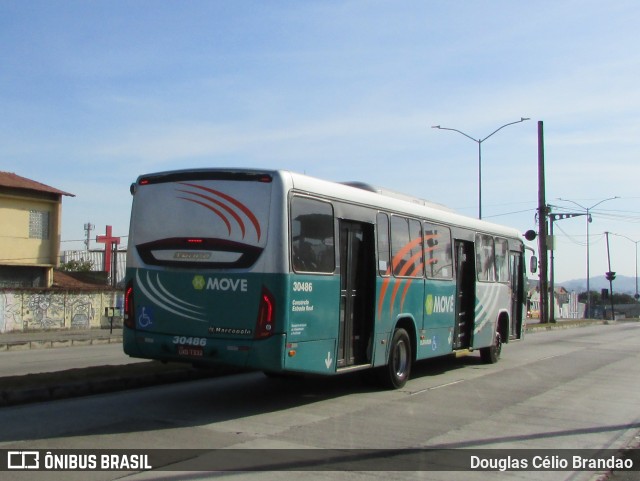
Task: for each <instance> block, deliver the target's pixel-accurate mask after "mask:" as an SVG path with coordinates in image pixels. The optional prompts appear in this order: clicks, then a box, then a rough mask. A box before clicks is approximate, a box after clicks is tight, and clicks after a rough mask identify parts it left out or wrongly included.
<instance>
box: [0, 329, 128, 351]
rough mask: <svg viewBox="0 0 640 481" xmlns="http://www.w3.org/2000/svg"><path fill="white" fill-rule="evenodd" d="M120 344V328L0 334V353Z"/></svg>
mask: <svg viewBox="0 0 640 481" xmlns="http://www.w3.org/2000/svg"><path fill="white" fill-rule="evenodd" d="M121 342H122V328H115V327H114V328H113V332H110V329H82V330H80V329H74V330H69V329H66V330H55V331H54V330H51V331H34V332H9V333H5V334H0V352H2V351H19V350H20V351H21V350H26V349H49V348H59V347H73V346H90V345H94V344H113V343H121Z"/></svg>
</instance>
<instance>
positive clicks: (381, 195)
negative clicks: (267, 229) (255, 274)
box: [137, 168, 522, 239]
mask: <svg viewBox="0 0 640 481" xmlns="http://www.w3.org/2000/svg"><path fill="white" fill-rule="evenodd" d="M215 172H220V173H225V174H239V175H242V174H250V175H271V176H272V177H278V178H280V179H282V182H283V183H284V185H285V186H288V187H289V188H292V189H294V190H297V191H300V192H306V193H309V194H316V195H320V196H323V197H327V198H332V199H336V200H345V201H348V202H352V203H359V204H364V205H367V206H370V207H373V208H378V209H384V210H390V211H392V212H396V213H403V214H405V215H413V216H416V217H423V218H427V219H430V220H433V221H435V222H439V223H444V224H451V225H454V226H458V227H462V228H467V229H471V230H475V231H478V232H485V233H492V234H497V235H501V236H505V237H510V238H517V239H520V238H521V237H522V234H521V233H520V232H519V231H518V230H517V229H514V228H511V227H506V226H503V225H500V224H494V223H492V222H487V221H484V220H480V219H476V218H473V217H468V216H465V215H461V214H458V213H456V212H454V211H453V210H452V209H450V208H448V207H446V206H444V205H442V204H437V203H435V202H431V201H426V200H423V199H419V198H416V197H412V196H410V195H406V194H402V193H398V192H394V191H392V190H389V189H385V188H382V187H377V186H372V185H371V184H367V183H364V182H345V183H339V182H333V181H328V180H323V179H319V178H316V177H311V176H308V175H306V174H300V173H296V172H293V171H289V170H274V169H251V168H195V169H180V170H173V171H164V172H155V173H149V174H144V175H141V176H139V177H138V179H137V181H138V182H140V181H141V180H142V179H145V178H151V177H168V178H171V177H175V176H178V177H180V176H182V175H185V174H186V175H188V174H189V173H193V174H196V173H215Z"/></svg>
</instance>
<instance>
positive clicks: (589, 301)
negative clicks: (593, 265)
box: [558, 195, 620, 317]
mask: <svg viewBox="0 0 640 481" xmlns="http://www.w3.org/2000/svg"><path fill="white" fill-rule="evenodd" d="M619 198H620V197H618V196H617V195H616V196H615V197H608V198H606V199H603V200H601V201H600V202H597V203H595V204H593V205H592V206H591V207H585V206H584V205H582V204H578V203H577V202H575V201H573V200H569V199H562V198H559V199H558V200H561V201H563V202H571V203H572V204H575V205H577V206H578V207H580V208H581V209H584V210H585V212H586V215H587V317H590V316H591V288H590V279H589V277H590V274H589V224H590V223H591V214H590V213H589V212H590V211H591V210H593V208H594V207H597V206H599V205H600V204H602V203H603V202H607V201H609V200H614V199H619Z"/></svg>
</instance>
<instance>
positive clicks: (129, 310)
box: [124, 283, 136, 329]
mask: <svg viewBox="0 0 640 481" xmlns="http://www.w3.org/2000/svg"><path fill="white" fill-rule="evenodd" d="M124 324H125V326H127V327H128V328H130V329H134V328H135V327H136V316H135V310H134V307H133V285H132V284H131V283H129V285H127V288H126V289H125V291H124Z"/></svg>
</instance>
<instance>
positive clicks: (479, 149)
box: [431, 117, 529, 219]
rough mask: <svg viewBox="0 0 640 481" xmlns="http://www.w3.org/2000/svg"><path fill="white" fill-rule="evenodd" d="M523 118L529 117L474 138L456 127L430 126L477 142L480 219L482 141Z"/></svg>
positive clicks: (480, 211) (479, 207)
mask: <svg viewBox="0 0 640 481" xmlns="http://www.w3.org/2000/svg"><path fill="white" fill-rule="evenodd" d="M525 120H529V118H525V117H520V120H516V121H515V122H509V123H508V124H504V125H502V126H500V127H498V128H497V129H496V130H494V131H493V132H491V133H490V134H489V135H487V136H486V137H485V138H483V139H475V138H474V137H471V136H470V135H469V134H465V133H464V132H463V131H461V130H458V129H451V128H449V127H441V126H439V125H433V126H431V128H432V129H440V130H451V131H453V132H458V133H459V134H462V135H464V136H465V137H466V138H468V139H471V140H473V141H474V142H475V143H477V144H478V219H482V142H484V141H485V140H487V139H488V138H489V137H491V136H492V135H493V134H496V133H497V132H498V131H500V130H502V129H504V128H505V127H508V126H509V125H513V124H519V123H520V122H524V121H525Z"/></svg>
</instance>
